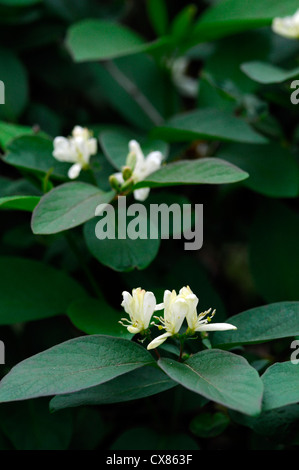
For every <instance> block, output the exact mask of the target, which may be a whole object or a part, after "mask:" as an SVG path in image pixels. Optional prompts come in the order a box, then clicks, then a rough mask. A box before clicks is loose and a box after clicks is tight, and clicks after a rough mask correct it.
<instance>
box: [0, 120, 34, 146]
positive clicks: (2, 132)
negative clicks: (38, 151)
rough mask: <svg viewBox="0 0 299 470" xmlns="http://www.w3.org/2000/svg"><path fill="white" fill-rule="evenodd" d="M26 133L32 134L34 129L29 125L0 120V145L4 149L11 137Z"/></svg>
mask: <svg viewBox="0 0 299 470" xmlns="http://www.w3.org/2000/svg"><path fill="white" fill-rule="evenodd" d="M26 134H34V130H33V129H32V128H31V127H27V126H20V125H18V124H10V123H8V122H4V121H0V146H1V147H2V149H4V150H5V149H6V147H7V145H8V143H9V142H10V141H11V140H12V139H15V138H16V137H20V136H22V135H26Z"/></svg>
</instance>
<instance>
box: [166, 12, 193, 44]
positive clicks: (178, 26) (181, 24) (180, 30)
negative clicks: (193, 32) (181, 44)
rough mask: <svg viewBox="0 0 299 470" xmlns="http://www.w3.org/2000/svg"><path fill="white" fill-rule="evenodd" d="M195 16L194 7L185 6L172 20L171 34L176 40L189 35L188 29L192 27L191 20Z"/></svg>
mask: <svg viewBox="0 0 299 470" xmlns="http://www.w3.org/2000/svg"><path fill="white" fill-rule="evenodd" d="M195 14H196V6H195V5H187V6H186V7H185V8H183V9H182V10H181V11H180V12H179V13H178V14H177V15H176V17H175V18H174V20H173V22H172V24H171V34H172V35H173V36H174V37H175V38H176V40H181V39H183V38H184V36H188V35H190V29H191V28H192V27H193V25H192V23H193V19H194V16H195Z"/></svg>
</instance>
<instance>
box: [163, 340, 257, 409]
mask: <svg viewBox="0 0 299 470" xmlns="http://www.w3.org/2000/svg"><path fill="white" fill-rule="evenodd" d="M159 365H160V367H161V368H162V370H164V372H165V373H166V374H167V375H169V377H170V378H171V379H172V380H175V381H176V382H178V383H180V384H181V385H183V386H184V387H186V388H188V389H189V390H192V391H193V392H196V393H199V394H200V395H203V396H204V397H206V398H209V399H210V400H213V401H215V402H217V403H220V404H222V405H224V406H227V407H228V408H232V409H233V410H238V411H241V412H242V413H245V414H248V415H257V414H259V412H260V410H261V401H262V394H263V384H262V381H261V379H260V378H259V375H258V373H257V372H256V370H255V369H253V368H252V367H251V366H250V365H249V364H248V362H247V361H246V360H245V359H244V358H243V357H240V356H237V355H235V354H232V353H229V352H226V351H221V350H218V349H210V350H205V351H202V352H199V353H197V354H195V355H194V356H191V357H190V358H189V359H187V361H185V362H184V363H179V362H175V361H173V360H170V359H160V360H159Z"/></svg>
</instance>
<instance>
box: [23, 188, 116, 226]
mask: <svg viewBox="0 0 299 470" xmlns="http://www.w3.org/2000/svg"><path fill="white" fill-rule="evenodd" d="M114 194H115V193H114V192H113V191H110V192H107V193H105V192H103V191H101V190H100V189H99V188H97V187H96V186H92V185H91V184H86V183H65V184H63V185H60V186H58V187H56V188H54V189H52V190H51V191H50V192H48V193H47V194H45V196H43V197H42V198H41V201H40V203H39V204H38V206H37V207H36V209H35V210H34V212H33V215H32V231H33V233H35V234H51V233H58V232H61V231H64V230H68V229H70V228H73V227H77V226H78V225H81V224H83V223H84V222H86V221H87V220H89V219H91V218H92V217H94V215H95V210H96V207H97V206H98V205H99V204H106V203H107V204H108V203H109V202H110V201H111V200H112V199H113V197H114Z"/></svg>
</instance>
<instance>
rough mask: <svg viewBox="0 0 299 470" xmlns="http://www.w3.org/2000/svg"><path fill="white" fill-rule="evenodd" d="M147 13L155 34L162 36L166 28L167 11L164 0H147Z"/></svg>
mask: <svg viewBox="0 0 299 470" xmlns="http://www.w3.org/2000/svg"><path fill="white" fill-rule="evenodd" d="M146 6H147V14H148V16H149V19H150V21H151V25H152V27H153V28H154V31H155V32H156V34H157V36H163V35H165V34H166V33H167V29H168V12H167V5H166V2H165V0H147V2H146Z"/></svg>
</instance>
